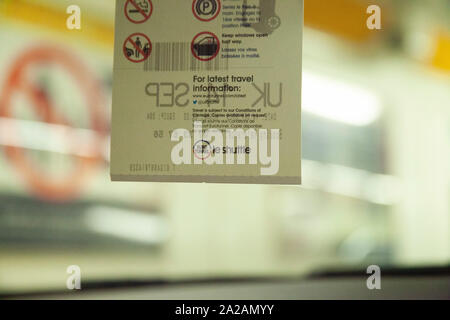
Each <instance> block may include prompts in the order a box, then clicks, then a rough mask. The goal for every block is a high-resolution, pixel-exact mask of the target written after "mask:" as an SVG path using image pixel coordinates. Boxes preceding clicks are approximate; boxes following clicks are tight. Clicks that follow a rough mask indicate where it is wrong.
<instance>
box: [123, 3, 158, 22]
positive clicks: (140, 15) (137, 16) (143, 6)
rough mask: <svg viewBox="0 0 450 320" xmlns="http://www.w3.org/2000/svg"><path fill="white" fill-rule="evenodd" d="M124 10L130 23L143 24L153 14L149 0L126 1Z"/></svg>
mask: <svg viewBox="0 0 450 320" xmlns="http://www.w3.org/2000/svg"><path fill="white" fill-rule="evenodd" d="M124 10H125V16H126V17H127V19H128V20H129V21H130V22H133V23H144V22H145V21H147V20H148V19H150V16H151V15H152V13H153V3H152V1H151V0H127V2H126V3H125V7H124Z"/></svg>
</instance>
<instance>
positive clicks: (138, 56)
mask: <svg viewBox="0 0 450 320" xmlns="http://www.w3.org/2000/svg"><path fill="white" fill-rule="evenodd" d="M151 53H152V42H151V41H150V38H149V37H147V36H146V35H145V34H143V33H133V34H132V35H130V36H129V37H128V38H127V39H126V40H125V42H124V44H123V54H124V55H125V57H126V58H127V59H128V60H130V61H131V62H134V63H139V62H142V61H145V60H147V58H148V57H149V56H150V54H151Z"/></svg>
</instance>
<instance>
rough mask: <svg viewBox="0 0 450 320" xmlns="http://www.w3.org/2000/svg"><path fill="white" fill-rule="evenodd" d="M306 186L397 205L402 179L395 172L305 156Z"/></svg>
mask: <svg viewBox="0 0 450 320" xmlns="http://www.w3.org/2000/svg"><path fill="white" fill-rule="evenodd" d="M302 166H303V167H304V170H303V171H304V173H305V175H304V178H303V184H302V188H305V189H309V190H322V191H324V192H328V193H332V194H337V195H340V196H344V197H350V198H355V199H361V200H364V201H367V202H370V203H374V204H379V205H387V206H389V205H394V204H396V203H397V202H398V201H399V199H400V197H401V194H400V190H401V184H400V181H399V180H398V179H397V178H396V177H394V176H391V175H385V174H378V173H373V172H369V171H366V170H361V169H356V168H351V167H346V166H341V165H336V164H330V163H321V162H317V161H314V160H308V159H302Z"/></svg>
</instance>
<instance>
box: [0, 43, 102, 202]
mask: <svg viewBox="0 0 450 320" xmlns="http://www.w3.org/2000/svg"><path fill="white" fill-rule="evenodd" d="M24 52H25V53H24V54H23V55H21V56H19V57H18V59H17V60H16V62H15V63H14V64H13V65H12V69H11V71H10V73H9V75H8V76H7V79H6V82H5V87H4V88H3V90H2V92H1V95H0V119H1V120H2V121H3V123H4V124H9V125H8V126H7V127H8V137H10V139H3V145H4V151H5V155H6V158H7V159H8V160H9V161H10V162H11V163H12V165H13V166H14V167H15V168H16V169H17V171H18V173H19V174H20V175H21V176H22V177H23V179H24V181H26V183H27V185H28V186H29V188H30V190H31V191H32V192H33V193H34V194H36V195H37V196H38V197H40V198H43V199H45V200H52V201H65V200H70V199H72V198H74V197H75V196H76V195H77V194H78V193H79V192H80V190H81V187H82V184H83V183H84V182H85V179H86V176H87V174H88V173H89V172H91V169H92V168H93V167H94V166H95V165H96V164H99V163H101V162H102V161H103V156H102V153H101V150H102V146H103V144H104V141H105V139H106V136H107V134H108V124H107V122H106V115H105V113H104V109H103V108H102V107H104V105H105V97H104V96H103V94H102V89H101V83H100V82H99V81H98V80H96V78H95V76H94V75H93V74H92V72H90V70H89V69H88V68H87V67H86V66H85V65H84V64H83V63H82V62H81V61H79V60H78V59H77V58H76V57H74V56H73V55H72V54H71V53H69V52H66V51H63V50H61V49H59V48H56V47H37V48H31V49H28V50H25V51H24ZM39 68H44V69H45V70H50V68H55V69H58V70H59V69H60V70H61V71H62V72H63V73H64V74H65V75H66V76H67V79H68V80H72V81H71V82H73V84H74V85H76V88H78V93H79V95H80V97H82V98H83V99H84V100H85V101H86V102H85V103H86V107H87V109H86V111H87V112H88V119H89V129H85V130H84V131H86V130H88V131H90V132H92V133H94V136H92V139H91V138H89V140H87V142H86V143H80V140H79V138H80V136H76V135H74V134H73V133H70V131H76V130H81V129H76V128H74V126H73V125H72V121H71V120H70V119H69V118H70V117H69V115H68V114H67V112H64V111H63V109H64V108H63V107H64V106H61V105H58V103H57V102H56V100H57V99H55V97H54V93H52V90H50V89H49V88H46V86H48V85H49V84H48V83H50V80H48V79H47V80H45V81H41V80H39V78H38V79H35V78H34V77H33V76H32V75H33V72H32V71H37V70H39ZM58 81H59V78H58ZM60 94H61V93H60ZM17 95H22V96H24V97H25V98H26V99H27V100H28V101H29V105H30V106H31V107H32V111H33V112H32V113H33V114H34V115H35V117H36V118H37V120H38V121H28V122H27V121H24V120H19V119H15V112H16V109H17V108H18V103H16V101H17V100H16V99H15V98H14V97H16V96H17ZM26 127H31V129H32V130H34V131H36V130H37V129H36V128H48V130H50V129H51V130H50V131H46V132H47V134H48V132H51V133H52V134H53V135H49V136H47V135H44V137H42V132H41V133H40V134H38V133H36V132H35V133H34V134H35V137H34V138H33V140H31V141H30V135H21V133H23V130H24V129H26ZM2 129H3V128H2ZM41 130H42V129H41ZM25 132H27V131H25ZM55 133H57V135H58V136H55ZM27 139H28V142H25V141H22V142H21V140H27ZM39 139H41V140H42V139H48V140H50V141H52V142H54V143H55V145H56V146H57V147H56V149H58V148H59V149H58V150H59V151H58V150H53V151H50V152H57V153H59V152H61V153H63V154H72V155H71V157H70V158H71V163H72V165H71V167H72V169H71V170H69V171H67V172H64V174H62V175H60V174H58V175H57V176H55V175H54V174H52V173H51V172H50V171H49V170H46V168H45V163H43V162H40V161H39V160H38V158H36V157H32V156H30V152H32V151H30V150H34V149H36V150H46V149H45V148H40V146H39V143H40V142H39ZM58 142H60V143H59V144H58ZM46 147H48V145H47V146H46ZM48 150H49V149H47V151H48ZM68 150H70V151H69V152H67V151H68ZM82 150H85V151H86V152H81V151H82ZM74 151H77V152H78V154H76V152H74Z"/></svg>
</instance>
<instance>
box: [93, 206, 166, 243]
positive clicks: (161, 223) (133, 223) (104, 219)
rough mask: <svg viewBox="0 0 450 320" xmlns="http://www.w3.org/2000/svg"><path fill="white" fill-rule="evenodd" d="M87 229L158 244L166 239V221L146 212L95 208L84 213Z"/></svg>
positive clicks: (104, 207)
mask: <svg viewBox="0 0 450 320" xmlns="http://www.w3.org/2000/svg"><path fill="white" fill-rule="evenodd" d="M85 222H86V224H87V226H88V228H89V229H91V230H93V231H96V232H100V233H103V234H108V235H111V236H115V237H118V238H121V239H125V240H130V241H136V242H140V243H146V244H160V243H162V242H164V241H165V240H167V238H168V228H167V224H166V221H165V220H164V219H163V218H161V217H159V216H157V215H154V214H151V213H147V212H140V211H134V210H129V209H120V208H113V207H107V206H95V207H92V208H89V209H88V210H87V211H86V213H85Z"/></svg>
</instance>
